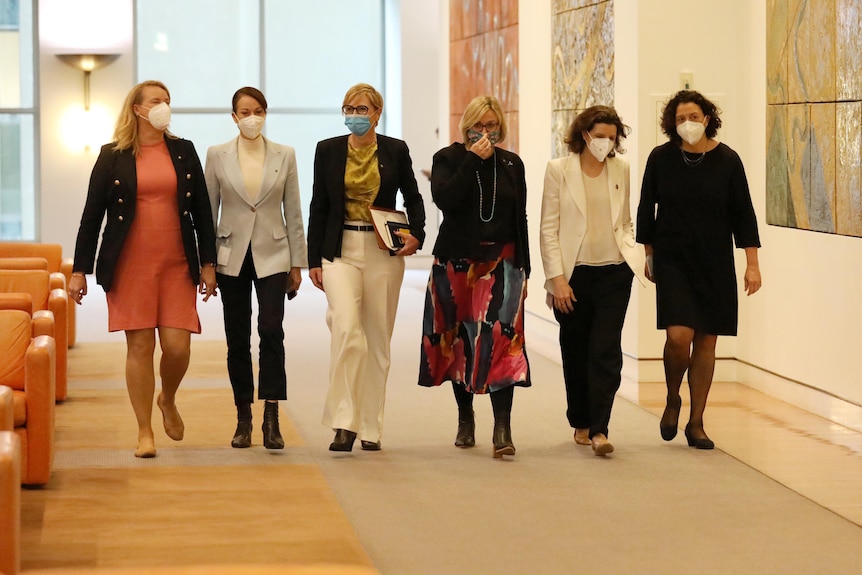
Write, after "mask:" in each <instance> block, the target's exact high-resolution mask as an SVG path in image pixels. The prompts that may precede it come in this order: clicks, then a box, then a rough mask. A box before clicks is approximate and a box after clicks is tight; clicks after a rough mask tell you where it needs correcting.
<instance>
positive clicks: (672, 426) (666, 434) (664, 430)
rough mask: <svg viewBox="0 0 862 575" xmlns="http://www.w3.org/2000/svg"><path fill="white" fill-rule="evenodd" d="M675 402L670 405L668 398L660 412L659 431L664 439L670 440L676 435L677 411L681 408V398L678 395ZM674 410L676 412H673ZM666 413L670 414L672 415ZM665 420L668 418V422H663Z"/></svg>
mask: <svg viewBox="0 0 862 575" xmlns="http://www.w3.org/2000/svg"><path fill="white" fill-rule="evenodd" d="M675 403H676V405H671V401H670V400H668V402H667V405H665V407H664V413H662V414H661V421H660V422H659V431H660V432H661V438H662V439H664V440H665V441H670V440H672V439H673V438H674V437H676V434H677V431H679V411H680V409H681V408H682V398H681V397H678V398H677V401H676V402H675ZM674 412H676V413H675V414H674ZM668 414H670V415H672V417H670V416H669V415H668ZM667 420H670V423H665V421H667Z"/></svg>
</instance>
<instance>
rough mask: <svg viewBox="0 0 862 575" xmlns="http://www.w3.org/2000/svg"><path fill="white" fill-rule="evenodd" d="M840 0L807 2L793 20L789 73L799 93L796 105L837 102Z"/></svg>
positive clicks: (796, 95) (790, 32) (809, 0)
mask: <svg viewBox="0 0 862 575" xmlns="http://www.w3.org/2000/svg"><path fill="white" fill-rule="evenodd" d="M836 1H837V0H816V1H812V0H805V1H803V2H802V3H801V4H800V5H799V7H798V11H797V13H796V14H795V17H794V18H793V19H792V20H791V23H790V29H789V36H790V39H789V41H790V44H791V46H792V48H793V49H792V51H791V54H790V57H791V62H790V68H789V70H790V72H791V75H795V76H796V77H797V79H796V82H795V86H796V88H797V89H798V90H799V91H798V92H797V93H796V94H794V95H792V97H793V99H792V100H791V101H793V102H833V101H835V77H836V73H835V35H836V32H837V25H836V22H837V20H836V14H835V10H836Z"/></svg>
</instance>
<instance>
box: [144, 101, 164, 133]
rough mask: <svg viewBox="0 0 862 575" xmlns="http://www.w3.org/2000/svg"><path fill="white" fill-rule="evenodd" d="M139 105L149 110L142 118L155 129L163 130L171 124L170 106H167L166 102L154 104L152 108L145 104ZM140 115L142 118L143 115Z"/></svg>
mask: <svg viewBox="0 0 862 575" xmlns="http://www.w3.org/2000/svg"><path fill="white" fill-rule="evenodd" d="M141 107H142V108H144V109H145V110H149V111H150V113H149V114H148V116H147V117H146V118H144V119H145V120H146V121H148V122H149V123H150V125H151V126H152V127H153V128H155V129H156V130H161V131H164V130H167V129H168V126H170V125H171V107H170V106H168V104H167V102H162V103H161V104H156V105H155V106H153V107H152V108H147V107H146V106H141ZM141 117H142V118H143V116H141Z"/></svg>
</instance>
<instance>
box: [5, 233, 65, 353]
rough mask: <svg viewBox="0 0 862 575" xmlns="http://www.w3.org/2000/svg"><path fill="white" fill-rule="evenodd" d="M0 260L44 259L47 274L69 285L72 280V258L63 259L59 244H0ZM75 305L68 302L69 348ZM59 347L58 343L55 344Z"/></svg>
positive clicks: (61, 248) (61, 247)
mask: <svg viewBox="0 0 862 575" xmlns="http://www.w3.org/2000/svg"><path fill="white" fill-rule="evenodd" d="M0 258H44V259H45V261H46V262H48V272H49V273H61V274H63V277H64V278H65V279H66V284H65V285H69V280H71V279H72V258H63V246H61V245H60V244H40V243H32V242H31V243H27V242H0ZM76 308H77V304H76V303H75V302H74V301H70V302H69V309H68V313H67V316H68V318H69V319H68V322H67V326H66V327H67V330H68V336H67V339H66V344H67V345H68V346H69V347H72V346H74V345H75V342H76V341H77V325H78V324H77V318H78V315H77V310H76ZM57 344H58V345H59V342H57Z"/></svg>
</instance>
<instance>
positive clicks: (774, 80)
mask: <svg viewBox="0 0 862 575" xmlns="http://www.w3.org/2000/svg"><path fill="white" fill-rule="evenodd" d="M766 25H767V27H768V30H767V34H766V102H767V103H768V104H786V103H787V102H788V99H787V52H788V45H787V44H788V41H787V40H788V34H787V0H768V1H767V3H766Z"/></svg>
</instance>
